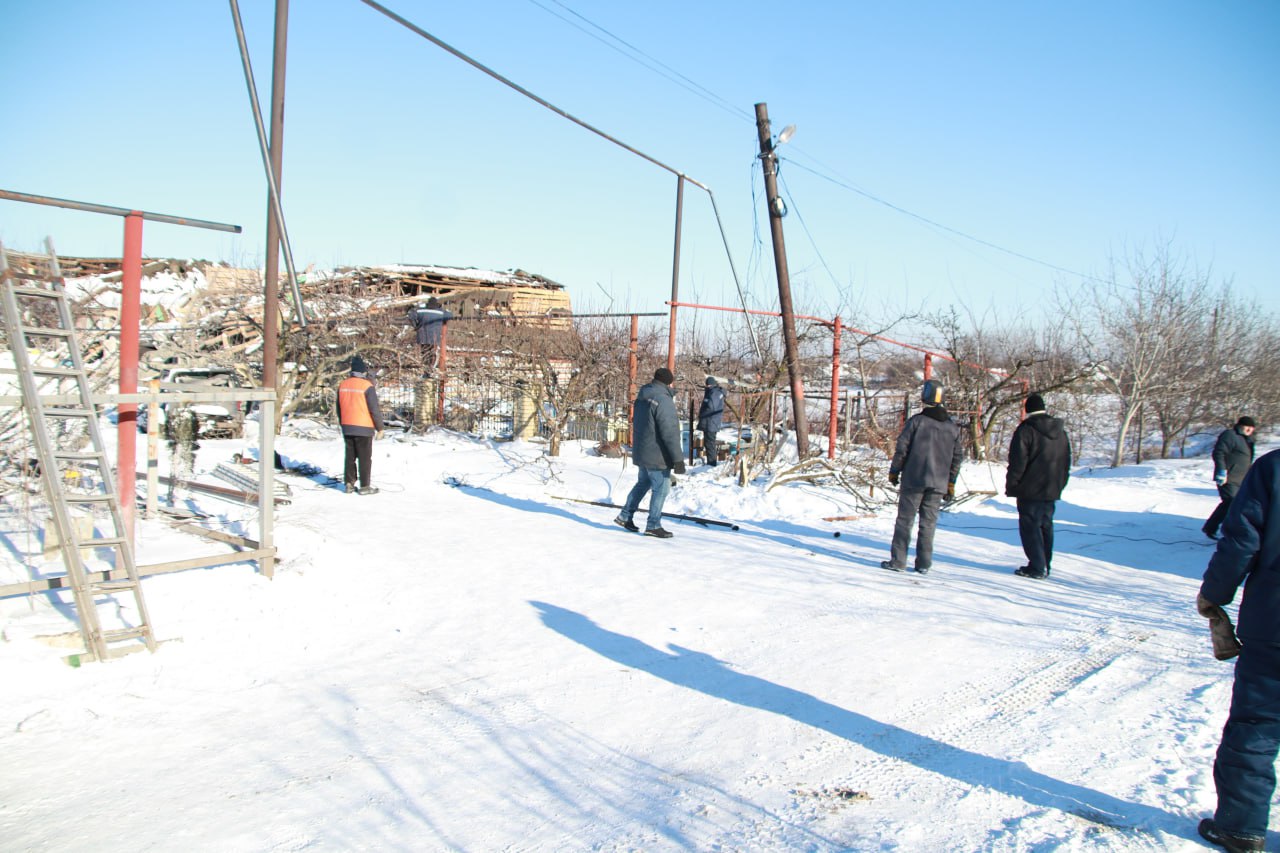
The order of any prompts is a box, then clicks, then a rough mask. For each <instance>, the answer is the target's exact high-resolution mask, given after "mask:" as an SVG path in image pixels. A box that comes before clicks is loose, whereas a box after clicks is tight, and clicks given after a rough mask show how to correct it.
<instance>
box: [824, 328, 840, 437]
mask: <svg viewBox="0 0 1280 853" xmlns="http://www.w3.org/2000/svg"><path fill="white" fill-rule="evenodd" d="M831 331H832V335H831V416H830V421H829V423H828V425H827V458H828V459H835V458H836V422H837V420H838V417H837V416H838V415H839V406H840V318H839V316H837V317H836V321H835V324H834V325H833V326H832V330H831Z"/></svg>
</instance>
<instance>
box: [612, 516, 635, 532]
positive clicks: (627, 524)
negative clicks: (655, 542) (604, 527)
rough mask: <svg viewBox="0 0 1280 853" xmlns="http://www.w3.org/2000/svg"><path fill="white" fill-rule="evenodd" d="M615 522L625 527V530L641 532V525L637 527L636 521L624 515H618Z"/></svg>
mask: <svg viewBox="0 0 1280 853" xmlns="http://www.w3.org/2000/svg"><path fill="white" fill-rule="evenodd" d="M613 523H614V524H616V525H618V526H619V527H621V528H623V529H624V530H627V531H629V532H631V533H639V532H640V528H639V527H636V525H635V522H634V521H627V520H626V519H625V518H623V517H622V516H618V517H617V518H615V519H614V520H613Z"/></svg>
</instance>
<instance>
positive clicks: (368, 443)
mask: <svg viewBox="0 0 1280 853" xmlns="http://www.w3.org/2000/svg"><path fill="white" fill-rule="evenodd" d="M342 443H343V444H345V445H346V448H347V454H346V459H345V460H344V463H343V468H342V481H343V482H344V483H346V484H347V485H348V486H350V485H352V484H354V483H355V481H356V471H357V470H359V472H360V486H361V487H362V488H363V487H365V486H368V485H369V477H370V471H369V468H370V466H371V465H372V463H373V436H371V435H344V436H343V437H342Z"/></svg>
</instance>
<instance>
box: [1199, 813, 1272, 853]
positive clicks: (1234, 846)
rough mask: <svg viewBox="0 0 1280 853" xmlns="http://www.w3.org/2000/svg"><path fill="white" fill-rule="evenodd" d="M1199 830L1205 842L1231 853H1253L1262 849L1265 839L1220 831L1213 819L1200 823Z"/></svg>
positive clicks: (1206, 819)
mask: <svg viewBox="0 0 1280 853" xmlns="http://www.w3.org/2000/svg"><path fill="white" fill-rule="evenodd" d="M1197 830H1198V831H1199V833H1200V837H1201V838H1203V839H1204V840H1205V841H1208V842H1209V843H1210V844H1216V845H1218V846H1219V847H1223V848H1226V849H1227V850H1228V851H1230V853H1246V852H1247V853H1253V851H1255V850H1261V849H1262V842H1263V839H1261V838H1259V837H1257V836H1256V835H1236V834H1235V833H1231V832H1227V831H1226V830H1223V829H1219V828H1218V825H1217V824H1216V823H1214V822H1213V818H1211V817H1207V818H1205V819H1204V820H1202V821H1200V826H1198V827H1197Z"/></svg>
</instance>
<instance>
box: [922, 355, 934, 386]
mask: <svg viewBox="0 0 1280 853" xmlns="http://www.w3.org/2000/svg"><path fill="white" fill-rule="evenodd" d="M932 378H933V353H931V352H927V353H925V354H924V381H925V382H928V381H929V380H930V379H932Z"/></svg>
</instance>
